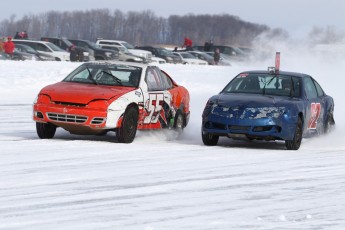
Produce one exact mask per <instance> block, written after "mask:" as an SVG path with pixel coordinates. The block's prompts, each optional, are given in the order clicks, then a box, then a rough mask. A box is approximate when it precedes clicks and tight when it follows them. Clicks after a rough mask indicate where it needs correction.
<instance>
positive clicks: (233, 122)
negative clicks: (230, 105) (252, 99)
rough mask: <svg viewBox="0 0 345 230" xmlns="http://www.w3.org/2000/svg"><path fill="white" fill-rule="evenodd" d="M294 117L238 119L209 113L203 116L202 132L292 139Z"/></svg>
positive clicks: (265, 138) (237, 136) (219, 134)
mask: <svg viewBox="0 0 345 230" xmlns="http://www.w3.org/2000/svg"><path fill="white" fill-rule="evenodd" d="M295 129H296V122H295V121H294V119H291V118H289V117H287V116H286V115H282V116H280V117H279V118H270V117H266V118H259V119H240V118H224V117H219V116H214V115H210V116H207V117H203V120H202V132H204V133H210V134H215V135H218V136H227V137H231V138H242V137H246V138H248V139H264V140H292V139H293V137H294V134H295Z"/></svg>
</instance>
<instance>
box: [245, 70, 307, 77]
mask: <svg viewBox="0 0 345 230" xmlns="http://www.w3.org/2000/svg"><path fill="white" fill-rule="evenodd" d="M245 73H248V74H253V73H254V74H272V72H269V71H267V70H249V71H243V72H241V73H240V74H245ZM277 74H279V75H289V76H293V77H300V78H303V77H307V76H309V75H307V74H304V73H297V72H289V71H279V72H277Z"/></svg>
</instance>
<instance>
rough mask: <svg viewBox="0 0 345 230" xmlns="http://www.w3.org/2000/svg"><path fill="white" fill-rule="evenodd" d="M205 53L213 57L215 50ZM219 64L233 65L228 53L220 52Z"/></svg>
mask: <svg viewBox="0 0 345 230" xmlns="http://www.w3.org/2000/svg"><path fill="white" fill-rule="evenodd" d="M205 53H206V54H208V55H210V56H212V57H213V55H214V52H205ZM218 65H231V57H230V56H228V55H226V54H222V53H220V59H219V62H218Z"/></svg>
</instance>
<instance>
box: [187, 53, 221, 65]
mask: <svg viewBox="0 0 345 230" xmlns="http://www.w3.org/2000/svg"><path fill="white" fill-rule="evenodd" d="M187 52H188V53H190V54H192V55H193V56H195V57H196V58H199V59H200V60H204V61H206V62H207V63H208V64H209V65H214V64H215V63H214V58H213V56H211V55H209V54H207V53H205V52H201V51H187Z"/></svg>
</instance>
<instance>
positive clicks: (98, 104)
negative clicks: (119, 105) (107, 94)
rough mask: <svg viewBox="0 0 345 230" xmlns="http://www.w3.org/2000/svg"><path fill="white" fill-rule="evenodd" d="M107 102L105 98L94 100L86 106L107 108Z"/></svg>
mask: <svg viewBox="0 0 345 230" xmlns="http://www.w3.org/2000/svg"><path fill="white" fill-rule="evenodd" d="M108 106H109V104H108V101H107V100H95V101H91V102H89V103H88V104H87V107H88V108H95V109H104V110H107V108H108Z"/></svg>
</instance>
